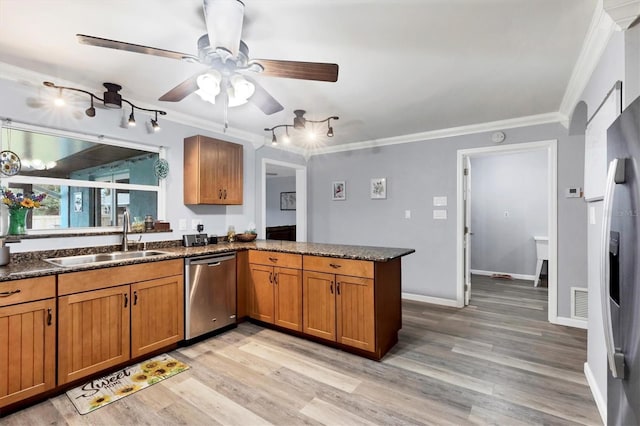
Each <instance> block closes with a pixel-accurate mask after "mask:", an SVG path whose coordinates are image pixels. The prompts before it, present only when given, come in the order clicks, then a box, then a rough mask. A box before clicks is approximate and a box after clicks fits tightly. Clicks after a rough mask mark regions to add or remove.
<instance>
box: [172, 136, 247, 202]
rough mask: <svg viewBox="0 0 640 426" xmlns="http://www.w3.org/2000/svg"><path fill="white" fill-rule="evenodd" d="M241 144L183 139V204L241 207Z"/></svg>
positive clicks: (201, 138) (192, 137)
mask: <svg viewBox="0 0 640 426" xmlns="http://www.w3.org/2000/svg"><path fill="white" fill-rule="evenodd" d="M242 174H243V172H242V145H238V144H235V143H230V142H225V141H221V140H218V139H213V138H209V137H206V136H201V135H197V136H191V137H189V138H186V139H185V140H184V204H225V205H239V204H242Z"/></svg>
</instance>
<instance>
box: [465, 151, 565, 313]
mask: <svg viewBox="0 0 640 426" xmlns="http://www.w3.org/2000/svg"><path fill="white" fill-rule="evenodd" d="M534 151H538V152H539V151H544V152H545V153H546V165H547V167H546V170H547V185H546V196H547V209H546V210H547V211H546V215H547V229H548V238H549V247H548V251H549V253H548V255H549V256H548V257H549V258H548V320H549V322H552V323H554V322H557V161H556V158H557V141H556V140H550V141H541V142H531V143H522V144H517V145H505V146H491V147H483V148H474V149H465V150H459V151H458V155H457V176H458V179H457V229H458V231H457V256H456V257H457V274H456V275H457V300H456V303H457V306H459V307H463V306H465V305H467V304H468V303H469V299H470V298H472V297H473V296H472V294H473V293H472V288H471V280H470V268H471V262H470V254H471V253H470V252H471V250H470V247H471V242H470V241H471V238H473V237H472V232H471V231H472V230H470V223H471V222H470V214H469V211H470V210H469V209H470V200H469V199H468V197H467V188H468V187H470V186H471V181H472V179H473V171H470V172H467V173H468V174H467V175H465V170H469V165H470V163H471V160H473V158H481V157H487V156H492V155H498V154H512V153H513V154H515V153H525V152H534ZM505 214H508V213H505ZM532 237H533V236H532ZM531 285H532V286H533V282H532V284H531Z"/></svg>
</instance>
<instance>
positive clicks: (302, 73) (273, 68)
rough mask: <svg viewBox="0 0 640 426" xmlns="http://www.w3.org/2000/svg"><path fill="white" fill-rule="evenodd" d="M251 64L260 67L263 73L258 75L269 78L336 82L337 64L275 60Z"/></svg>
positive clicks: (262, 60) (264, 60) (260, 60)
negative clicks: (256, 64)
mask: <svg viewBox="0 0 640 426" xmlns="http://www.w3.org/2000/svg"><path fill="white" fill-rule="evenodd" d="M251 63H258V64H260V65H262V67H263V68H264V71H262V72H261V73H260V74H262V75H267V76H270V77H283V78H298V79H301V80H317V81H330V82H336V81H338V64H327V63H320V62H297V61H279V60H275V59H254V60H252V61H251Z"/></svg>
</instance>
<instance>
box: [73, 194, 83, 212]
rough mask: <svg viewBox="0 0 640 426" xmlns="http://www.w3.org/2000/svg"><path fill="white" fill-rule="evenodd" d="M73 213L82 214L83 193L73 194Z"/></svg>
mask: <svg viewBox="0 0 640 426" xmlns="http://www.w3.org/2000/svg"><path fill="white" fill-rule="evenodd" d="M73 211H74V212H76V213H81V212H82V192H74V193H73Z"/></svg>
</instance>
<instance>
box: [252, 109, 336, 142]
mask: <svg viewBox="0 0 640 426" xmlns="http://www.w3.org/2000/svg"><path fill="white" fill-rule="evenodd" d="M293 113H294V114H295V117H294V118H293V124H278V125H277V126H273V127H271V128H268V127H267V128H265V129H264V131H265V132H271V135H272V137H271V145H277V144H278V138H277V137H276V132H275V131H276V129H278V128H280V127H284V130H285V135H284V136H283V138H282V140H283V141H284V142H285V143H289V141H290V138H289V128H293V129H296V130H304V129H306V128H307V123H314V124H317V123H327V127H328V129H327V136H328V137H330V138H332V137H333V127H331V120H338V119H339V117H338V116H336V115H333V116H331V117H327V118H325V119H324V120H308V119H306V118H304V114H305V113H306V111H305V110H302V109H297V110H295V111H293ZM307 137H308V138H309V139H310V140H314V139H316V133H315V131H314V129H313V127H312V128H309V129H308V132H307Z"/></svg>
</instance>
